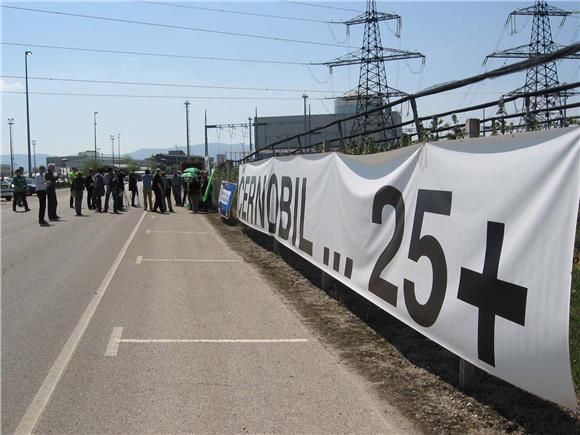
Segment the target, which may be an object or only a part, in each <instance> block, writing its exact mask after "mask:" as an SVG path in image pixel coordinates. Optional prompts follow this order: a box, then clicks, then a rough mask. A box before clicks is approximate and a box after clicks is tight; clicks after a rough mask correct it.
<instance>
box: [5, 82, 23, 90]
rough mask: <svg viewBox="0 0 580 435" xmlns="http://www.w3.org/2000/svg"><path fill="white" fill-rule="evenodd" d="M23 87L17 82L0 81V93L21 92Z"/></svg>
mask: <svg viewBox="0 0 580 435" xmlns="http://www.w3.org/2000/svg"><path fill="white" fill-rule="evenodd" d="M23 90H24V85H23V84H22V83H20V82H19V81H14V80H0V91H23Z"/></svg>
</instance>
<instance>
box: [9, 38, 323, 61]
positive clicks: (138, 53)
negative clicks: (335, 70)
mask: <svg viewBox="0 0 580 435" xmlns="http://www.w3.org/2000/svg"><path fill="white" fill-rule="evenodd" d="M0 44H3V45H13V46H17V47H31V48H48V49H52V50H70V51H85V52H92V53H110V54H130V55H133V56H154V57H173V58H178V59H196V60H212V61H214V60H215V61H225V62H242V63H244V62H246V63H264V64H281V65H323V63H322V62H292V61H288V60H266V59H244V58H235V57H209V56H192V55H187V54H170V53H151V52H144V51H124V50H109V49H98V48H86V47H63V46H59V45H43V44H23V43H19V42H0Z"/></svg>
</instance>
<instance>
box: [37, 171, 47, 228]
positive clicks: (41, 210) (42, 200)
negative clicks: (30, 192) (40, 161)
mask: <svg viewBox="0 0 580 435" xmlns="http://www.w3.org/2000/svg"><path fill="white" fill-rule="evenodd" d="M45 172H46V168H45V167H44V166H43V165H40V166H39V167H38V174H37V175H36V178H35V179H34V183H35V184H36V196H37V197H38V204H39V205H38V223H39V224H40V226H43V227H45V226H47V225H48V222H46V220H44V214H45V212H46V180H45V179H44V173H45Z"/></svg>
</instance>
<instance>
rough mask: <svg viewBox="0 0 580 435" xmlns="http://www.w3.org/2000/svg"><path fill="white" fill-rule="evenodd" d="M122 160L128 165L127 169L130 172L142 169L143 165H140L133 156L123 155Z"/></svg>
mask: <svg viewBox="0 0 580 435" xmlns="http://www.w3.org/2000/svg"><path fill="white" fill-rule="evenodd" d="M121 161H122V162H123V163H124V164H126V165H127V170H128V171H129V172H136V171H138V170H140V169H141V166H139V164H138V163H137V161H136V160H133V159H132V158H131V157H123V159H122V160H121Z"/></svg>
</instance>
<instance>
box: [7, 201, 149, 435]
mask: <svg viewBox="0 0 580 435" xmlns="http://www.w3.org/2000/svg"><path fill="white" fill-rule="evenodd" d="M145 216H146V213H145V212H143V214H142V215H141V217H140V218H139V221H138V222H137V224H135V228H133V231H132V232H131V234H130V235H129V238H128V239H127V241H126V242H125V244H124V245H123V247H122V248H121V250H120V251H119V254H118V255H117V258H115V261H114V262H113V264H112V265H111V267H110V269H109V271H108V272H107V275H105V278H104V279H103V281H102V282H101V285H100V286H99V288H98V289H97V291H96V292H95V295H94V296H93V297H92V299H91V301H90V302H89V305H88V306H87V308H86V309H85V311H84V313H83V315H82V316H81V318H80V319H79V321H78V323H77V325H76V326H75V329H74V330H73V332H72V333H71V335H70V337H69V338H68V340H67V342H66V343H65V345H64V347H63V348H62V350H61V351H60V354H59V355H58V358H57V359H56V361H55V362H54V364H53V365H52V367H51V368H50V371H49V372H48V375H47V376H46V378H45V380H44V382H43V383H42V385H41V386H40V389H39V390H38V392H37V393H36V395H35V396H34V399H33V400H32V402H31V403H30V405H28V408H27V409H26V412H25V414H24V416H23V417H22V419H21V420H20V423H19V424H18V426H17V427H16V430H15V434H30V433H32V432H33V431H34V429H35V428H36V425H37V423H38V421H39V420H40V417H42V414H43V412H44V409H45V408H46V405H47V404H48V401H49V400H50V397H51V396H52V393H53V392H54V390H55V388H56V386H57V385H58V382H59V381H60V378H61V376H62V374H63V373H64V371H65V370H66V368H67V366H68V363H69V362H70V360H71V358H72V355H73V354H74V352H75V350H76V348H77V346H78V344H79V342H80V341H81V338H82V337H83V335H84V333H85V331H86V329H87V327H88V326H89V323H90V322H91V320H92V318H93V315H94V314H95V311H96V310H97V307H98V306H99V303H100V302H101V299H102V298H103V296H104V294H105V292H106V291H107V288H108V287H109V284H110V283H111V280H112V279H113V276H114V275H115V272H116V271H117V268H118V267H119V264H121V261H122V260H123V257H124V256H125V253H126V252H127V249H128V248H129V245H130V244H131V242H132V241H133V238H134V237H135V234H137V230H138V229H139V227H140V226H141V222H143V218H144V217H145Z"/></svg>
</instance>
